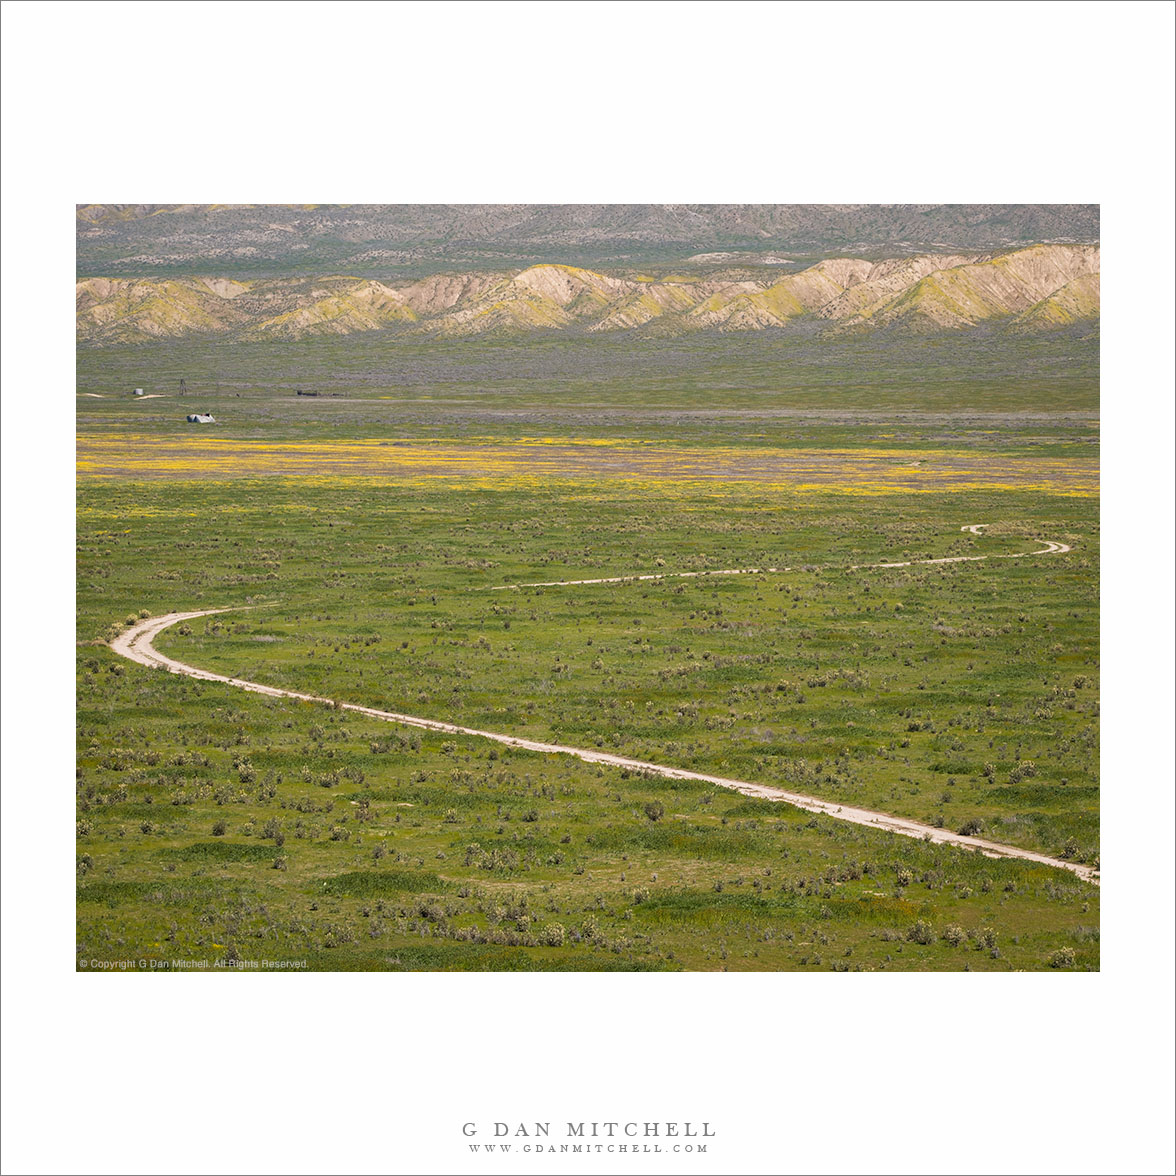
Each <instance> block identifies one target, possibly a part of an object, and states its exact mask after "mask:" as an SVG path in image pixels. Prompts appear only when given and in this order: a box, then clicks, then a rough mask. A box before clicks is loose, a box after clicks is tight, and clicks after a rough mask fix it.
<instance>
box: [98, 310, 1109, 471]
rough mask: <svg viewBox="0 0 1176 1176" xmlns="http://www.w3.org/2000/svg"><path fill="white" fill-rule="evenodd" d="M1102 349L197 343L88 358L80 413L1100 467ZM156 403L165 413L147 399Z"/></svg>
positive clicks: (115, 423)
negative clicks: (1021, 458) (941, 452)
mask: <svg viewBox="0 0 1176 1176" xmlns="http://www.w3.org/2000/svg"><path fill="white" fill-rule="evenodd" d="M1098 347H1099V343H1098V337H1097V333H1094V334H1093V335H1091V334H1090V332H1089V330H1084V331H1078V332H1072V331H1061V332H1056V333H1052V334H1049V335H1044V336H1038V337H1033V338H1030V339H1017V338H1011V337H1008V336H993V337H986V336H985V335H984V334H983V332H969V333H968V334H967V336H966V337H964V338H960V337H957V336H954V335H951V334H943V335H933V336H927V337H922V338H914V339H911V338H902V337H891V336H887V335H886V334H884V333H882V334H872V335H868V336H862V337H852V336H851V337H846V338H841V339H834V340H830V339H816V338H814V337H813V336H812V333H811V332H809V331H806V330H805V329H802V328H794V329H791V330H788V331H780V330H770V331H763V332H758V333H756V332H751V333H747V332H743V333H740V334H737V335H722V334H717V333H710V332H704V333H699V334H693V335H689V336H683V337H680V338H643V337H640V333H639V332H638V333H632V332H606V333H602V334H598V335H587V336H577V335H575V334H574V333H570V332H564V331H559V332H552V333H549V334H542V333H540V334H537V335H534V336H528V337H527V338H526V339H523V340H519V339H512V338H509V337H507V338H494V339H489V338H487V339H463V340H460V341H449V342H447V341H445V340H428V341H422V340H418V339H413V338H412V337H409V336H404V335H397V334H395V333H389V332H373V333H372V334H370V335H368V334H364V335H349V336H344V337H334V338H323V339H307V340H304V341H301V342H285V343H279V344H272V343H270V344H263V343H237V344H225V343H215V342H200V341H184V342H170V343H153V344H148V345H139V346H124V347H107V348H100V349H95V348H89V349H82V350H79V352H78V357H77V380H78V383H77V390H78V392H79V394H81V395H80V396H79V400H78V410H79V423H80V425H81V428H82V430H83V431H84V432H85V433H86V434H88V435H98V436H101V435H103V434H105V433H111V432H114V433H126V432H134V433H135V434H138V435H142V436H145V437H155V436H158V437H170V436H172V435H174V434H175V432H176V430H177V428H182V421H183V418H184V416H185V415H186V414H187V413H189V412H195V411H206V410H207V411H211V412H212V413H213V414H214V415H215V416H216V418H217V424H216V426H215V434H216V436H218V437H229V438H239V439H253V440H257V439H261V440H269V441H289V440H305V439H311V440H322V439H330V438H343V439H362V438H389V437H412V438H449V439H467V438H489V439H497V440H513V439H516V438H518V437H520V436H550V437H563V438H566V437H592V438H603V439H615V438H626V439H637V440H643V441H652V442H662V443H665V442H674V443H682V444H689V445H696V446H700V447H709V446H730V445H738V446H740V447H743V448H747V449H755V448H761V447H784V448H787V447H808V446H812V445H822V446H830V447H835V446H840V445H853V446H857V447H861V448H863V449H865V450H868V449H870V448H877V447H881V448H894V447H896V446H897V447H901V446H905V445H917V446H919V447H923V448H927V449H929V450H932V451H934V450H937V449H945V448H946V449H959V448H961V447H964V448H969V449H975V450H977V451H980V452H993V451H1000V452H1002V453H1007V454H1018V455H1028V456H1047V455H1053V456H1077V457H1080V458H1082V459H1090V458H1091V456H1092V455H1093V454H1096V453H1097V445H1098V436H1099V434H1098ZM181 380H183V381H184V382H185V385H186V392H185V394H184V395H183V396H180V381H181ZM137 387H141V388H144V390H145V391H146V392H147V393H148V394H149V395H150V396H152V397H158V398H152V399H145V400H134V399H133V398H132V397H131V396H130V393H131V390H132V389H133V388H137ZM299 391H302V392H304V393H314V395H313V396H310V395H303V396H299V395H298V392H299Z"/></svg>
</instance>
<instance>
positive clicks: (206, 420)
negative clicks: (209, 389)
mask: <svg viewBox="0 0 1176 1176" xmlns="http://www.w3.org/2000/svg"><path fill="white" fill-rule="evenodd" d="M188 424H190V425H215V424H216V417H214V416H213V415H212V414H211V413H208V412H190V413H188Z"/></svg>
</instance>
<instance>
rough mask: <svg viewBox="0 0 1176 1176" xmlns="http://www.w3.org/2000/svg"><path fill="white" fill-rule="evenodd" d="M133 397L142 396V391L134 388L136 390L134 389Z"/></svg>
mask: <svg viewBox="0 0 1176 1176" xmlns="http://www.w3.org/2000/svg"><path fill="white" fill-rule="evenodd" d="M135 395H136V396H142V395H143V389H142V388H136V389H135Z"/></svg>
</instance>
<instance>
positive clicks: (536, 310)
mask: <svg viewBox="0 0 1176 1176" xmlns="http://www.w3.org/2000/svg"><path fill="white" fill-rule="evenodd" d="M76 299H77V337H78V341H79V342H80V343H84V344H93V345H103V344H112V343H135V342H143V341H146V340H151V339H169V338H187V337H197V336H205V337H220V338H224V339H226V340H228V341H234V340H242V341H244V340H258V339H274V340H283V339H302V338H306V337H310V336H317V335H350V334H355V333H358V332H369V331H389V332H400V333H405V334H410V335H419V336H430V335H433V336H445V337H455V336H467V335H481V334H521V333H527V332H532V331H539V330H568V331H578V332H614V331H629V332H636V333H638V334H651V333H653V334H659V335H664V334H681V333H685V332H690V331H703V330H715V331H752V330H764V329H767V328H785V327H789V326H792V325H793V324H796V323H808V324H810V325H811V326H812V327H813V328H814V329H816V330H819V331H822V332H825V333H829V334H844V333H847V332H868V331H879V330H881V331H889V332H895V333H905V334H911V333H924V332H928V331H942V330H950V331H958V330H967V329H969V328H972V327H976V326H979V325H981V324H986V325H991V326H994V327H996V328H997V329H1001V330H1010V331H1015V332H1031V331H1047V330H1052V329H1055V328H1060V327H1067V328H1069V327H1072V326H1074V325H1075V324H1081V323H1091V324H1094V323H1096V322H1097V319H1098V315H1099V247H1098V246H1097V245H1062V244H1036V245H1031V246H1028V247H1026V248H1021V249H1013V250H1007V251H1002V252H988V253H958V252H952V253H932V254H916V255H912V256H907V257H897V258H883V259H880V260H876V261H871V260H869V259H866V258H857V257H837V258H827V259H825V260H822V261H820V262H817V263H816V264H814V265H811V266H807V267H805V268H804V269H798V270H795V271H791V272H789V271H781V270H779V269H773V268H771V267H765V266H760V267H727V268H725V269H721V270H709V271H703V272H689V273H682V274H670V275H665V276H662V277H653V276H650V275H647V274H641V273H638V272H635V271H632V270H623V271H612V272H600V271H596V270H591V269H586V268H584V267H580V266H573V265H566V264H549V263H544V264H540V265H534V266H528V267H525V268H522V269H509V270H505V271H503V270H497V271H470V272H461V273H447V274H433V275H430V276H427V277H423V278H419V279H417V280H415V281H408V282H391V281H390V282H382V281H377V280H375V279H372V278H366V277H358V276H354V275H352V276H334V277H322V278H309V279H308V278H301V277H298V278H293V277H284V278H262V279H240V280H238V279H234V278H227V277H200V278H197V277H184V278H179V277H162V278H151V279H141V278H119V277H90V278H83V279H81V280H80V281H78V283H77V288H76Z"/></svg>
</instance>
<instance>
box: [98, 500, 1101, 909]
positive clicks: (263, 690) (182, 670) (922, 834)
mask: <svg viewBox="0 0 1176 1176" xmlns="http://www.w3.org/2000/svg"><path fill="white" fill-rule="evenodd" d="M983 526H984V524H983V523H980V524H974V525H972V526H969V527H964V528H962V529H963V530H968V531H972V532H973V533H974V534H979V530H978V528H979V527H983ZM1039 542H1042V543H1046V544H1047V546H1046V548H1045V549H1043V550H1041V551H1035V552H1025V553H1024V555H1054V554H1061V553H1062V552H1066V551H1069V550H1070V548H1069V547H1068V546H1067V545H1066V544H1064V543H1055V542H1052V541H1050V540H1044V539H1043V540H1039ZM988 558H1005V559H1017V558H1021V556H1004V557H999V556H994V557H989V556H955V557H952V558H951V559H949V560H916V561H912V562H916V563H943V562H954V561H956V560H972V559H988ZM859 566H863V567H905V566H907V565H906V564H867V565H859ZM766 570H772V569H766ZM664 574H665V575H675V574H677V575H700V574H703V575H705V574H707V573H664ZM711 574H725V575H730V574H738V573H731V572H727V573H711ZM633 578H635V577H616V578H613V579H611V580H588V581H584V580H575V581H562V582H561V583H563V584H584V583H618V582H621V581H623V580H627V579H633ZM641 578H642V579H647V578H651V577H641ZM652 578H657V579H660V578H662V576H658V577H652ZM537 586H538V585H510V587H537ZM554 586H556V585H554V584H553V585H543V587H554ZM233 611H236V610H234V609H230V608H208V609H200V610H198V611H194V612H175V613H168V614H167V615H166V616H158V617H148V618H147V619H146V620H142V621H139V622H137V623H136V624H134V625H132V626H131V627H130V628H129V629H127V630H126V631H125V632H123V633H120V634H119V636H117V637H115V638H114V639H113V640H112V641H111V643H110V648H111V649H112V650H113V651H114V652H115V653H117V654H119V655H121V656H122V657H125V658H129V659H130V660H131V661H133V662H138V663H139V664H140V665H143V666H149V667H151V668H153V669H162V670H166V671H167V672H168V673H172V674H181V675H184V676H185V677H189V678H196V679H198V680H200V681H204V682H223V683H225V684H226V685H229V686H235V687H237V688H238V689H240V690H247V691H249V692H251V693H253V694H264V695H266V696H268V697H270V698H293V699H295V700H297V701H299V702H311V703H320V704H327V705H329V706H334V707H337V708H338V709H340V710H347V711H354V712H355V713H356V714H361V715H366V716H367V717H368V718H372V719H379V720H381V721H383V722H389V723H398V724H400V725H403V726H407V727H419V728H422V729H423V730H426V731H440V732H442V733H444V734H449V735H472V736H475V737H477V738H479V739H490V740H492V741H493V742H495V743H500V744H502V745H503V746H505V747H514V748H518V749H520V750H523V751H535V752H540V753H542V754H545V755H569V756H573V757H574V758H576V759H579V760H583V761H584V762H585V763H589V764H605V765H607V766H609V767H616V768H627V769H628V770H630V771H633V772H638V773H641V774H642V775H646V776H660V777H662V778H664V779H668V780H697V781H699V782H700V783H704V784H714V785H717V786H718V787H720V788H728V789H731V790H732V791H734V792H739V793H741V794H742V795H744V796H749V797H753V798H755V799H757V800H770V801H780V802H782V803H784V804H790V805H792V806H793V807H794V808H799V809H802V810H804V811H805V812H810V813H817V814H820V815H821V816H826V817H833V818H835V819H836V820H839V821H849V822H851V823H852V824H855V825H864V826H866V827H867V828H870V829H880V830H883V831H884V832H888V833H897V834H900V835H901V836H903V837H914V838H917V839H919V840H922V841H928V842H931V843H933V844H936V845H955V846H959V847H961V848H964V849H971V850H976V851H979V852H980V853H982V854H984V855H986V856H987V857H993V858H1017V859H1020V860H1022V861H1029V862H1036V863H1037V864H1039V865H1046V866H1053V867H1056V868H1057V869H1059V870H1069V871H1070V872H1071V873H1072V874H1076V875H1077V876H1078V877H1079V878H1081V879H1082V880H1083V881H1085V882H1091V883H1093V884H1094V885H1096V886H1097V885H1098V884H1099V871H1098V869H1097V868H1095V867H1094V866H1088V865H1085V864H1083V863H1081V862H1070V861H1063V860H1061V859H1059V858H1053V857H1049V856H1048V855H1047V854H1043V853H1035V852H1034V851H1033V850H1029V849H1021V848H1020V847H1019V846H1015V845H1002V844H1000V843H999V842H996V841H988V840H986V839H984V838H981V837H968V836H965V835H964V834H961V833H953V832H952V831H951V830H949V829H940V828H937V827H936V826H934V825H925V824H923V823H922V822H921V821H915V820H911V819H910V818H908V817H897V816H894V815H893V814H891V813H883V812H876V811H874V810H873V809H865V808H858V807H856V806H853V805H844V804H836V803H834V802H832V801H827V800H821V799H820V798H819V797H815V796H805V795H803V794H802V793H799V792H789V791H787V790H786V789H783V788H774V787H771V786H769V785H766V784H754V783H752V782H750V781H748V780H736V779H733V778H730V777H726V776H712V775H709V774H708V773H705V772H691V771H687V770H686V769H685V768H674V767H669V766H667V765H665V764H655V763H650V762H647V761H645V760H637V759H630V758H628V757H627V756H620V755H611V754H609V753H608V752H604V751H596V750H593V749H590V748H582V747H570V746H565V745H564V744H560V743H544V742H542V741H540V740H536V739H523V738H520V737H519V736H516V735H505V734H502V733H500V732H497V731H482V730H479V729H478V728H476V727H463V726H460V725H458V724H456V723H445V722H441V721H440V720H437V719H425V718H421V717H419V716H417V715H406V714H401V713H399V712H397V711H385V710H377V709H376V708H375V707H370V706H360V705H359V704H358V703H354V702H342V701H340V700H338V699H333V698H323V697H321V696H319V695H316V694H304V693H302V692H300V691H297V690H282V689H279V688H278V687H276V686H265V685H263V684H262V683H260V682H249V681H247V680H245V679H244V678H230V677H227V676H226V675H224V674H215V673H213V672H212V671H211V670H202V669H200V668H198V667H197V666H189V665H186V664H185V663H184V662H180V661H176V660H175V659H174V658H170V657H168V656H167V655H166V654H162V653H160V652H159V651H158V650H157V649H155V648H154V646H153V645H152V641H153V640H154V639H155V638H156V637H157V636H158V635H159V634H160V633H162V632H163V630H164V629H166V628H168V627H169V626H171V625H175V624H178V623H179V622H180V621H190V620H194V619H195V618H197V617H206V616H213V615H215V614H218V613H225V612H233Z"/></svg>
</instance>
